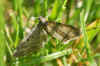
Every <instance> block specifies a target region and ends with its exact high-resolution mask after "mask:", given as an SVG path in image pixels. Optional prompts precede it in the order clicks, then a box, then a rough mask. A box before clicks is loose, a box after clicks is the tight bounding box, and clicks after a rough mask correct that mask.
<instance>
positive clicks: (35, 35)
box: [14, 22, 47, 57]
mask: <svg viewBox="0 0 100 66" xmlns="http://www.w3.org/2000/svg"><path fill="white" fill-rule="evenodd" d="M44 27H45V26H44V25H42V23H40V22H39V24H38V25H37V26H36V27H35V28H33V29H32V32H31V33H30V34H29V35H28V37H27V38H26V39H25V40H23V41H22V42H21V43H20V44H19V46H18V47H17V48H16V51H15V53H14V56H16V57H19V56H26V55H29V54H31V53H32V52H37V51H38V50H40V48H41V47H42V44H43V42H45V41H46V38H47V34H46V32H45V31H44V29H43V28H44Z"/></svg>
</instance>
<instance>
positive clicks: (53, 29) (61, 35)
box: [14, 18, 80, 57]
mask: <svg viewBox="0 0 100 66" xmlns="http://www.w3.org/2000/svg"><path fill="white" fill-rule="evenodd" d="M47 34H49V35H50V36H51V37H54V38H56V39H58V40H60V41H62V42H66V41H68V40H71V39H73V38H76V37H78V36H79V35H80V30H79V29H77V28H74V27H72V26H70V25H65V24H61V23H57V22H49V21H46V20H45V19H44V18H40V22H39V24H38V25H36V27H35V28H33V29H32V32H31V33H30V34H29V35H28V37H26V38H25V40H23V41H22V42H21V43H20V44H19V46H18V47H17V48H16V51H15V53H14V56H18V57H19V56H25V55H28V54H31V53H32V52H37V51H38V50H39V49H40V48H41V47H42V45H43V43H44V42H46V41H47V39H48V37H47Z"/></svg>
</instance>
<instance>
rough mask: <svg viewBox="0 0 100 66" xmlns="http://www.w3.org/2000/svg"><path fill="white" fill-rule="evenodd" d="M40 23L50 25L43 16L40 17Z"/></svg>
mask: <svg viewBox="0 0 100 66" xmlns="http://www.w3.org/2000/svg"><path fill="white" fill-rule="evenodd" d="M39 21H40V22H41V23H42V24H48V22H47V19H46V18H44V17H42V16H40V17H39Z"/></svg>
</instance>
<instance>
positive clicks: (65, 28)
mask: <svg viewBox="0 0 100 66" xmlns="http://www.w3.org/2000/svg"><path fill="white" fill-rule="evenodd" d="M46 31H47V33H48V34H50V35H51V36H52V37H54V38H56V39H59V40H60V41H62V42H67V41H68V40H72V39H74V38H76V37H78V36H79V35H80V30H79V29H77V28H75V27H72V26H70V25H66V24H61V23H57V22H48V24H47V27H46Z"/></svg>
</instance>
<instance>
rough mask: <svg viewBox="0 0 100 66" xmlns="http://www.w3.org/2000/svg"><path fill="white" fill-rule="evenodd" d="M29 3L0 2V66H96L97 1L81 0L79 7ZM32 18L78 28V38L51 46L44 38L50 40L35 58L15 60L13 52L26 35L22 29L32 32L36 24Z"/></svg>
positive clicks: (40, 0) (99, 40) (71, 0)
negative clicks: (42, 18)
mask: <svg viewBox="0 0 100 66" xmlns="http://www.w3.org/2000/svg"><path fill="white" fill-rule="evenodd" d="M33 1H34V2H33ZM33 1H32V0H30V1H29V0H13V1H12V0H11V1H9V0H8V1H1V2H0V66H17V65H18V66H41V63H42V66H47V65H48V66H50V65H53V66H60V63H61V64H62V65H63V66H67V64H70V65H71V66H78V65H79V64H81V65H83V64H85V65H86V66H96V65H97V66H100V63H99V62H100V52H99V51H98V50H100V47H99V46H100V1H99V0H88V1H87V0H84V1H81V2H80V3H79V1H78V0H77V2H78V3H77V2H76V1H75V0H33ZM78 4H81V6H78ZM9 12H10V13H9ZM6 14H9V16H8V15H7V16H5V15H6ZM32 16H34V17H36V18H37V17H39V16H43V17H45V18H47V19H48V21H57V22H60V23H64V24H68V25H72V26H75V27H77V28H80V29H81V35H80V38H79V39H77V40H74V41H71V42H69V43H68V44H65V45H63V44H62V43H61V42H59V40H57V39H55V40H53V42H52V39H50V37H48V39H50V40H49V41H48V42H47V43H46V45H45V47H44V48H42V49H41V50H40V52H38V54H37V55H34V54H33V55H34V56H28V57H25V58H19V59H16V58H15V57H13V52H14V50H15V48H16V47H17V46H18V44H19V43H20V41H21V40H22V39H23V38H24V36H26V35H27V31H26V29H32V28H33V27H34V25H36V24H37V23H38V20H34V21H32V20H31V17H32ZM23 17H24V18H23ZM53 43H54V44H53ZM58 58H59V60H58ZM96 60H97V61H96Z"/></svg>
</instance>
